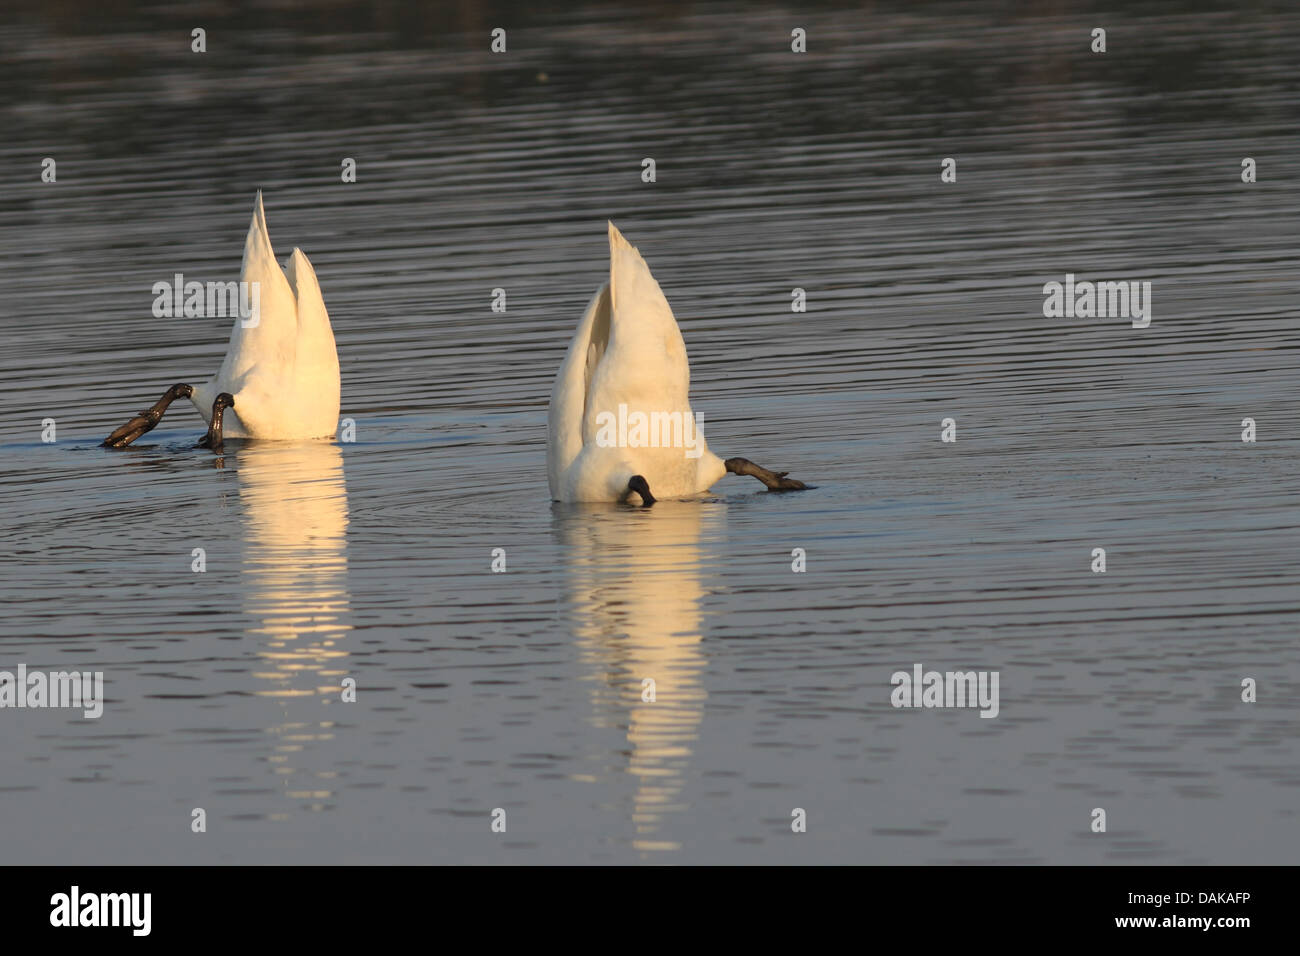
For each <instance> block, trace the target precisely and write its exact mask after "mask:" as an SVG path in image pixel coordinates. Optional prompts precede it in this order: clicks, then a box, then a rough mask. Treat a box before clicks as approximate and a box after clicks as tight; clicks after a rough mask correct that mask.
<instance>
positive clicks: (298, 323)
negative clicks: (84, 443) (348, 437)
mask: <svg viewBox="0 0 1300 956" xmlns="http://www.w3.org/2000/svg"><path fill="white" fill-rule="evenodd" d="M239 279H240V282H241V283H249V284H250V285H247V286H244V287H243V288H244V289H252V288H253V286H252V285H251V284H252V283H256V284H257V285H256V288H257V292H256V293H255V294H253V293H247V296H248V298H247V299H246V301H251V302H254V303H256V307H255V308H254V309H253V310H252V312H253V314H252V315H250V316H247V317H245V316H240V315H238V314H237V315H236V317H235V327H234V329H233V330H232V331H231V333H230V345H229V346H228V347H227V348H226V358H225V361H223V362H222V363H221V370H220V371H219V372H217V374H216V377H215V378H213V379H212V380H211V381H209V382H204V383H203V384H202V385H195V386H190V385H173V386H172V387H171V388H169V389H168V390H167V391H166V393H165V394H164V395H163V397H162V398H160V399H159V400H158V401H157V403H155V404H154V405H153V407H152V408H149V409H148V410H147V411H143V412H141V413H140V414H139V415H137V416H136V417H135V418H132V419H131V420H130V421H129V422H127V423H126V424H125V425H123V426H122V427H121V428H119V429H118V430H117V431H115V432H113V434H111V435H109V436H108V437H107V438H105V439H104V441H103V442H102V444H103V445H105V446H108V447H111V448H125V447H126V446H127V445H129V444H131V442H133V441H135V440H136V439H137V438H139V437H140V436H141V435H143V434H145V433H146V432H148V431H151V430H152V429H153V428H154V426H155V425H157V424H158V422H159V421H160V420H161V419H162V417H163V413H164V412H166V411H167V406H169V405H170V404H171V403H172V402H174V401H175V400H176V399H178V398H188V399H189V400H190V401H191V402H192V403H193V404H194V407H195V408H197V409H198V410H199V414H201V415H202V416H203V417H204V418H205V419H206V420H207V421H208V432H207V434H206V435H204V436H203V438H202V439H200V440H199V443H198V446H196V447H202V448H211V449H213V450H214V451H219V450H221V446H222V440H223V438H269V439H301V438H329V437H332V436H333V435H334V433H335V431H336V430H337V429H338V420H339V389H340V380H339V358H338V353H337V352H336V351H335V348H334V331H333V330H332V329H331V328H330V317H329V315H328V313H326V311H325V300H324V299H323V298H322V297H321V291H320V285H319V283H317V281H316V272H315V270H313V269H312V267H311V263H310V262H309V261H307V257H306V256H305V255H304V254H303V252H302V250H301V249H298V248H296V247H295V248H294V250H293V253H292V254H291V255H290V256H289V261H288V263H287V265H286V267H285V268H284V269H281V268H280V264H279V263H278V262H276V260H275V253H274V251H273V250H272V248H271V237H270V235H269V234H268V233H267V231H266V213H265V211H264V210H263V209H262V191H261V190H260V189H259V190H258V191H257V203H256V205H255V206H254V207H253V220H252V222H251V223H250V224H249V226H248V238H247V239H245V240H244V263H243V267H242V268H241V269H240V273H239ZM227 409H230V414H229V415H226V410H227ZM223 417H224V421H223Z"/></svg>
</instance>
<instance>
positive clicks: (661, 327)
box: [546, 222, 727, 504]
mask: <svg viewBox="0 0 1300 956" xmlns="http://www.w3.org/2000/svg"><path fill="white" fill-rule="evenodd" d="M690 379H691V371H690V366H689V364H688V362H687V358H686V344H685V343H684V342H683V341H682V333H681V330H680V329H678V327H677V320H676V319H675V318H674V317H673V311H672V309H671V308H669V306H668V300H667V299H666V298H664V294H663V291H662V290H661V289H660V288H659V283H658V282H656V281H655V278H654V276H653V275H651V274H650V268H649V267H648V266H647V265H646V263H645V260H644V259H642V258H641V254H640V253H639V252H637V250H636V249H635V248H634V247H633V246H632V245H631V244H630V243H629V242H628V241H627V240H626V239H624V238H623V235H622V233H620V232H619V231H618V229H617V228H615V226H614V224H613V223H612V222H611V223H610V224H609V281H608V282H606V283H605V284H604V285H603V286H601V288H600V290H599V291H598V292H597V293H596V295H595V296H594V297H593V298H592V300H591V304H590V305H588V306H587V311H586V313H585V314H584V315H583V317H582V320H581V321H580V322H579V323H578V330H577V332H576V333H575V334H574V336H573V341H572V342H571V343H570V344H569V350H568V353H567V354H566V355H565V357H564V362H563V363H562V364H561V366H560V371H559V374H558V375H557V376H556V378H555V386H554V388H553V389H552V391H551V402H550V409H549V413H548V423H547V431H548V435H547V454H546V459H547V461H546V463H547V478H548V479H549V483H550V489H551V497H552V498H553V499H555V500H556V501H569V502H575V501H623V500H632V496H634V495H635V496H636V497H637V498H639V499H640V502H641V503H645V504H648V503H651V502H652V501H653V498H652V499H651V502H646V501H644V499H645V497H647V495H645V494H642V493H639V492H637V491H632V492H631V493H629V481H630V480H631V479H632V478H633V477H635V476H642V477H643V478H644V479H645V482H648V484H649V487H650V488H651V489H653V492H654V495H656V496H659V497H666V498H680V497H684V496H687V495H693V494H697V493H699V492H702V491H707V490H708V488H709V486H711V485H712V484H714V483H715V482H716V481H717V480H718V479H719V478H721V477H722V476H723V475H725V474H726V473H727V468H726V466H725V464H724V462H723V460H722V459H721V458H719V457H718V456H717V455H715V454H713V453H712V452H711V451H709V450H708V446H707V444H706V443H705V441H704V435H703V432H702V431H700V429H699V428H698V423H695V421H694V416H693V414H692V412H691V405H690V401H689V399H688V396H687V393H688V391H689V389H690ZM620 405H621V406H624V407H625V409H626V410H627V412H626V413H625V414H623V417H624V418H626V417H627V416H628V415H631V414H633V413H636V412H640V413H643V414H645V415H646V416H647V417H648V416H651V415H653V414H655V413H660V414H664V415H668V416H671V415H672V414H673V413H679V414H680V416H681V418H682V421H683V422H685V421H686V420H687V419H688V418H689V420H690V421H691V422H692V423H693V425H694V435H693V438H694V439H695V440H694V442H693V443H692V445H691V447H689V448H687V447H681V446H676V447H644V446H642V447H629V444H628V443H627V442H622V441H616V442H613V443H611V442H609V441H601V440H598V439H600V438H601V437H602V436H601V432H602V428H603V429H604V433H605V436H606V437H609V435H610V429H609V428H608V424H609V422H610V420H611V417H613V418H614V419H615V420H618V418H619V417H620V408H619V406H620ZM688 452H689V453H688Z"/></svg>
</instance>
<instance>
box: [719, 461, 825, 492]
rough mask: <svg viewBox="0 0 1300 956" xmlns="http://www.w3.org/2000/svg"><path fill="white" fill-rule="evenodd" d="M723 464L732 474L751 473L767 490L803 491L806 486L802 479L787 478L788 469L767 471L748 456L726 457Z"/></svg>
mask: <svg viewBox="0 0 1300 956" xmlns="http://www.w3.org/2000/svg"><path fill="white" fill-rule="evenodd" d="M725 464H726V466H727V471H729V472H731V473H732V474H733V475H753V476H754V477H755V478H757V479H758V480H759V481H761V482H762V483H763V484H765V485H767V488H768V490H769V491H803V490H805V489H806V488H807V487H808V486H807V485H805V484H804V483H803V482H802V481H799V480H797V479H795V478H787V477H786V475H788V474H789V472H788V471H769V470H768V469H766V468H764V467H763V466H762V465H756V464H754V463H753V462H752V461H750V460H749V459H748V458H728V459H727V460H726V462H725Z"/></svg>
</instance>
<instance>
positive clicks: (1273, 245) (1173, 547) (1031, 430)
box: [0, 2, 1300, 864]
mask: <svg viewBox="0 0 1300 956" xmlns="http://www.w3.org/2000/svg"><path fill="white" fill-rule="evenodd" d="M221 9H222V8H220V7H205V8H201V9H199V10H197V11H196V12H195V13H193V14H188V13H187V14H176V13H172V12H161V13H160V12H157V11H149V12H146V13H138V12H133V11H132V10H130V9H129V8H127V9H121V10H119V9H117V8H116V6H115V5H113V4H106V5H90V4H82V3H40V4H37V3H34V2H32V3H29V2H20V3H18V4H17V5H16V6H15V7H13V8H12V9H11V10H10V12H8V13H6V14H5V23H4V26H3V29H0V85H2V87H3V89H4V91H5V94H6V95H5V96H4V97H3V101H2V103H0V116H2V117H3V125H4V128H5V130H6V136H5V138H4V141H3V142H0V164H3V168H4V170H5V177H4V179H5V195H4V197H3V199H0V223H2V224H3V231H2V232H0V236H2V237H3V238H2V239H0V242H2V243H3V246H2V247H0V328H2V329H3V333H4V337H3V343H4V344H3V348H0V412H2V414H0V515H2V516H3V517H0V567H2V568H3V577H2V578H0V600H2V601H3V618H2V619H0V669H8V670H13V669H14V668H15V667H16V666H17V665H18V664H19V663H25V664H26V665H27V666H28V668H29V669H45V670H55V669H75V670H99V671H103V673H104V675H105V681H106V689H105V693H106V696H107V702H106V705H105V710H104V714H103V716H102V717H101V718H99V719H98V720H88V719H84V718H83V717H82V716H81V714H80V712H73V711H69V710H54V709H49V710H30V709H22V710H18V709H5V710H0V813H3V816H4V819H5V820H6V821H7V823H8V825H7V826H6V827H5V828H4V835H3V837H0V856H3V858H4V859H5V861H6V862H11V863H14V862H21V863H87V864H90V863H146V862H151V863H213V862H219V863H275V862H284V863H334V862H356V863H395V862H402V863H452V862H457V863H463V862H474V863H495V862H521V863H553V862H595V863H700V862H712V863H790V862H804V863H935V862H959V863H1067V862H1069V863H1097V864H1102V863H1266V862H1271V863H1290V862H1294V861H1295V860H1296V858H1297V853H1298V852H1300V826H1298V825H1297V824H1300V820H1298V819H1297V807H1298V806H1300V641H1298V640H1297V623H1298V621H1300V534H1298V531H1300V527H1298V526H1300V512H1298V510H1297V498H1296V494H1295V488H1296V476H1297V473H1298V468H1297V464H1298V462H1300V443H1298V442H1297V429H1296V425H1297V422H1300V391H1298V388H1297V383H1298V382H1300V378H1298V373H1300V350H1298V349H1297V347H1296V319H1297V304H1296V303H1297V299H1296V275H1297V268H1296V258H1297V255H1296V253H1297V223H1298V222H1300V186H1298V185H1297V178H1296V164H1295V160H1296V155H1297V152H1296V150H1297V138H1296V118H1297V114H1296V109H1295V105H1296V97H1297V82H1298V81H1297V79H1296V74H1295V70H1294V65H1295V61H1294V50H1295V47H1296V44H1297V40H1300V11H1297V10H1295V9H1291V8H1286V7H1280V8H1279V7H1273V6H1268V5H1263V4H1261V5H1258V6H1256V5H1254V4H1250V3H1244V4H1237V5H1235V6H1234V7H1233V8H1232V9H1231V10H1227V11H1223V12H1217V13H1211V12H1189V13H1187V14H1180V15H1170V14H1168V13H1167V12H1162V8H1161V7H1160V6H1159V5H1146V4H1141V3H1139V4H1129V5H1125V10H1124V13H1123V14H1122V15H1120V14H1118V13H1114V14H1107V13H1105V12H1101V11H1100V9H1099V11H1098V12H1094V13H1066V12H1065V11H1063V10H1062V11H1061V12H1055V13H1048V14H1042V15H1034V14H1028V13H1025V12H1023V11H1019V10H1018V8H1013V7H1008V6H1007V5H1004V4H992V3H990V4H983V5H963V6H961V7H960V8H951V7H948V6H944V5H935V6H931V5H928V4H903V3H900V4H879V5H868V8H867V9H854V10H848V11H837V10H835V9H834V8H833V7H832V6H829V5H825V6H823V5H816V6H815V7H813V8H812V9H811V10H800V11H798V12H796V11H795V10H794V9H793V8H790V7H786V6H781V5H775V4H745V5H738V6H735V7H725V6H724V7H714V8H706V7H697V6H695V5H679V4H671V3H663V4H647V5H643V6H639V7H625V8H617V7H612V6H600V5H596V6H588V7H575V8H573V9H571V10H568V11H565V12H563V13H550V12H546V11H539V10H537V9H535V8H534V7H533V6H532V5H525V4H515V5H506V6H504V7H500V8H498V9H497V11H496V12H494V13H493V14H491V15H488V14H486V13H481V12H475V10H474V9H472V7H471V6H470V5H462V4H433V5H428V6H425V5H417V4H410V5H409V6H408V5H405V4H397V3H379V4H369V3H367V4H359V3H358V4H355V5H349V4H339V5H335V6H333V7H331V8H330V9H329V10H328V11H326V12H320V11H306V10H298V9H296V8H295V7H294V6H293V5H291V4H267V5H265V6H264V7H262V6H259V7H258V8H257V9H248V8H241V9H243V12H242V13H241V14H239V15H236V14H234V13H224V14H223V13H221V12H220V11H221ZM199 26H201V27H204V28H205V29H206V31H207V52H206V53H203V54H196V53H192V52H190V31H191V29H192V28H194V27H199ZM497 26H501V27H504V28H506V30H507V36H508V45H507V52H506V53H505V54H498V55H493V54H491V53H490V52H489V50H488V46H489V42H490V37H489V34H490V31H491V30H492V28H494V27H497ZM1098 26H1100V27H1104V28H1106V29H1107V31H1108V36H1107V47H1108V48H1107V52H1106V53H1105V54H1095V53H1092V52H1091V51H1090V49H1089V46H1090V42H1091V41H1090V36H1089V35H1090V31H1091V30H1092V29H1093V28H1094V27H1098ZM795 27H802V28H804V29H806V30H807V35H808V52H807V53H806V54H802V55H801V54H796V53H792V52H791V50H790V32H791V30H792V29H793V28H795ZM45 157H50V158H53V159H55V160H56V163H57V182H55V183H44V182H42V181H41V178H40V177H41V161H42V159H43V158H45ZM345 157H350V158H353V159H355V161H356V167H357V181H356V182H355V183H350V184H344V183H343V182H341V177H340V167H341V163H342V161H343V159H344V158H345ZM646 157H650V158H654V159H655V160H656V167H657V169H656V180H657V181H656V182H654V183H644V182H642V180H641V172H642V160H643V159H644V158H646ZM945 157H952V158H954V159H955V160H956V170H957V181H956V182H953V183H944V182H941V180H940V163H941V161H942V160H943V159H944V158H945ZM1246 157H1250V158H1253V159H1254V160H1255V162H1256V164H1257V175H1258V181H1257V182H1255V183H1253V184H1245V183H1243V182H1242V180H1241V170H1242V166H1241V163H1242V160H1243V159H1244V158H1246ZM258 188H261V189H263V190H264V194H265V201H266V209H267V217H268V222H269V226H270V233H271V237H272V240H273V241H274V243H275V247H276V252H277V253H278V254H279V256H280V257H281V258H282V259H283V258H284V257H286V256H287V255H288V254H289V252H290V251H291V250H292V248H293V247H294V246H295V245H296V246H301V247H302V248H303V249H304V250H305V251H306V252H307V254H308V255H309V256H310V257H311V260H312V262H313V264H314V265H315V268H316V271H317V273H318V275H319V278H320V282H321V285H322V288H323V291H324V295H325V301H326V304H327V306H328V308H329V312H330V317H331V320H332V322H333V326H334V330H335V334H336V337H337V342H338V351H339V357H340V362H341V365H342V375H343V412H342V414H343V416H344V417H346V418H351V419H353V420H354V421H355V423H356V441H355V442H351V443H338V444H324V443H285V444H270V443H261V444H259V443H239V442H228V443H227V448H226V452H225V454H224V455H223V456H221V457H216V456H214V455H213V454H211V453H210V452H207V451H203V450H195V449H193V448H192V447H191V445H192V444H193V442H194V441H195V439H197V438H198V436H199V435H201V434H202V432H203V425H202V422H201V419H200V417H199V416H198V415H196V414H195V413H194V411H193V410H192V409H191V408H189V407H188V405H187V404H185V403H178V404H177V405H176V406H174V408H173V410H172V411H171V413H170V414H169V415H168V417H167V418H166V420H165V421H164V422H163V423H162V425H161V426H160V427H159V428H158V429H157V430H156V431H154V432H153V433H151V434H150V435H148V436H147V437H146V438H144V439H142V440H141V441H140V442H138V443H137V444H136V445H134V446H132V447H131V448H129V449H127V450H125V451H116V452H115V451H106V450H103V449H100V448H98V447H96V446H97V442H98V441H99V440H100V439H101V438H103V437H104V436H105V435H106V434H108V432H109V431H111V430H112V429H113V428H114V427H116V426H117V425H119V424H121V423H122V422H123V421H125V419H126V418H127V417H128V416H129V415H130V414H132V413H134V412H135V411H137V410H138V409H140V408H143V407H146V406H147V405H148V404H150V403H151V402H153V401H154V400H155V399H156V398H157V397H158V395H160V394H161V393H162V391H163V390H164V389H165V388H166V387H167V386H168V385H170V384H172V383H173V382H200V381H203V380H205V379H206V378H208V377H209V376H210V375H211V374H212V373H213V372H214V371H215V370H216V368H217V367H218V365H219V364H220V360H221V356H222V354H223V352H224V349H225V343H226V340H227V338H228V335H229V323H228V320H219V319H193V318H191V319H184V318H177V319H161V320H160V319H155V318H154V317H153V315H152V313H151V306H152V302H153V293H152V292H151V287H152V285H153V283H155V282H157V281H160V280H170V279H171V277H172V276H173V274H175V273H177V272H180V273H183V274H184V275H185V276H186V277H187V278H192V279H198V280H200V281H209V280H211V281H225V280H230V279H235V278H237V277H238V270H239V263H240V256H241V253H242V248H243V239H244V233H245V231H246V229H247V227H248V220H249V215H250V212H251V209H252V203H253V197H254V194H255V191H256V190H257V189H258ZM607 219H612V220H613V221H614V222H615V223H617V224H618V226H619V227H620V228H621V229H622V230H623V232H624V233H625V234H626V235H627V236H628V238H629V239H630V240H631V241H632V242H633V243H635V244H636V245H637V246H638V247H639V248H640V249H641V251H642V252H643V253H644V255H645V257H646V259H647V261H648V262H649V264H650V266H651V268H652V269H653V270H654V273H655V276H656V278H657V279H658V280H659V282H660V284H661V286H662V287H663V289H664V291H665V293H666V295H667V296H668V299H669V301H670V302H671V303H672V306H673V308H674V311H675V313H676V315H677V317H678V320H679V322H680V325H681V328H682V332H683V335H684V337H685V340H686V344H687V348H688V350H689V352H690V357H691V362H692V400H693V403H694V407H695V409H696V411H697V412H699V413H700V414H701V415H702V416H703V420H704V422H705V427H706V429H707V433H708V436H709V442H710V446H711V447H712V448H713V449H714V450H716V451H717V452H719V453H720V454H722V455H723V456H729V455H743V456H746V457H749V458H752V459H753V460H755V461H757V462H760V463H761V464H764V465H767V466H768V467H772V468H779V469H782V470H784V469H789V470H790V472H791V473H792V474H793V475H794V476H796V477H799V478H802V479H804V480H806V481H808V482H809V483H811V484H815V485H816V488H815V489H814V490H811V491H807V492H804V493H801V494H788V495H777V494H769V493H767V492H766V491H765V490H764V489H763V488H762V486H760V485H759V484H758V483H757V482H755V481H753V480H751V479H745V478H739V477H736V476H728V477H727V478H726V479H725V480H723V481H722V482H720V483H719V484H718V485H717V486H716V487H715V488H714V493H713V494H711V495H708V496H706V497H704V498H703V499H701V500H695V501H689V502H672V501H664V502H661V503H660V504H657V505H655V506H654V507H653V508H652V509H647V510H641V509H634V508H628V507H619V506H587V507H574V506H562V505H558V504H552V503H551V501H550V500H549V494H548V491H547V483H546V462H545V442H546V406H547V400H548V396H549V391H550V387H551V383H552V380H553V377H554V374H555V371H556V369H557V367H558V365H559V362H560V360H561V358H562V356H563V354H564V350H565V348H566V347H567V345H568V341H569V338H570V336H571V335H572V333H573V330H574V327H575V326H576V323H577V321H578V318H579V317H580V316H581V314H582V311H583V309H584V307H585V306H586V304H587V301H588V299H589V298H590V296H591V294H592V293H593V292H594V291H595V289H596V288H597V287H598V286H599V285H600V283H601V282H602V281H604V277H605V274H606V272H607V268H608V266H607V245H606V238H605V223H606V220H607ZM1067 274H1073V275H1075V276H1077V277H1079V278H1081V279H1082V278H1088V279H1113V280H1126V281H1127V280H1135V281H1149V282H1150V283H1151V286H1152V298H1151V302H1152V313H1151V319H1152V320H1151V324H1150V326H1149V327H1147V328H1145V329H1138V328H1134V327H1133V326H1132V324H1131V323H1130V322H1129V321H1128V320H1127V319H1122V318H1106V319H1099V318H1076V317H1061V318H1046V317H1044V314H1043V303H1044V295H1043V285H1044V283H1046V282H1049V281H1053V280H1055V281H1064V280H1065V276H1066V275H1067ZM495 288H503V289H505V290H506V294H507V310H506V311H505V312H504V313H500V312H493V311H492V310H491V308H490V306H491V300H492V290H493V289H495ZM795 288H802V289H804V290H806V294H807V311H806V312H804V313H795V312H792V311H791V292H792V290H793V289H795ZM47 418H51V419H54V421H55V423H56V426H57V441H56V442H54V443H46V442H43V441H42V422H43V420H45V419H47ZM945 418H952V419H954V421H955V423H956V436H957V441H956V442H953V443H945V442H943V441H941V440H940V423H941V421H942V420H943V419H945ZM1244 418H1252V419H1254V420H1255V421H1256V423H1257V429H1258V436H1257V437H1258V440H1257V441H1256V442H1255V443H1245V442H1243V441H1242V440H1241V432H1242V424H1241V423H1242V419H1244ZM196 548H202V549H204V554H205V556H206V570H205V571H204V572H202V573H196V572H194V571H193V570H192V562H193V560H194V559H193V557H192V554H193V551H194V549H196ZM1095 548H1104V549H1105V551H1106V561H1107V569H1106V571H1105V573H1093V571H1092V570H1091V565H1092V563H1093V557H1092V554H1093V549H1095ZM494 549H503V550H504V554H505V560H506V567H507V570H506V572H505V573H493V572H492V570H491V563H492V560H493V552H494ZM794 549H804V553H805V554H806V571H803V572H802V573H798V572H795V571H793V570H792V562H793V560H794V559H793V558H792V552H793V551H794ZM916 664H921V665H923V667H924V668H926V669H936V670H940V671H950V670H988V671H996V672H998V674H999V676H1000V710H999V713H998V716H997V717H996V718H994V719H982V718H980V717H979V714H978V712H977V711H976V710H972V709H896V708H894V707H893V706H892V705H891V703H890V695H891V691H892V689H893V688H892V686H891V676H892V675H893V673H894V672H896V671H900V670H902V671H908V672H911V670H912V668H913V667H914V665H916ZM345 678H352V679H354V680H355V682H356V688H357V690H356V701H355V702H344V701H343V700H342V699H341V691H340V687H341V684H342V682H343V680H344V679H345ZM644 678H653V679H654V680H655V681H656V699H655V701H654V702H653V703H646V702H643V701H642V696H641V693H642V680H643V679H644ZM1245 678H1253V679H1254V680H1255V681H1257V684H1258V690H1257V693H1258V700H1257V702H1255V703H1244V702H1243V701H1242V699H1241V696H1242V681H1243V679H1245ZM195 808H202V809H203V810H204V811H205V813H206V823H207V830H206V833H202V834H197V833H193V832H191V815H192V811H193V810H194V809H195ZM495 808H500V809H502V810H504V811H505V813H506V819H507V829H506V832H505V833H494V832H492V828H491V823H492V811H493V810H494V809H495ZM795 808H802V809H803V810H805V811H806V815H807V832H806V833H801V834H795V833H792V831H791V820H792V812H793V810H794V809H795ZM1094 808H1102V809H1104V810H1105V811H1106V815H1107V832H1105V833H1093V832H1091V830H1090V825H1091V823H1092V819H1093V816H1092V811H1093V809H1094Z"/></svg>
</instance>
